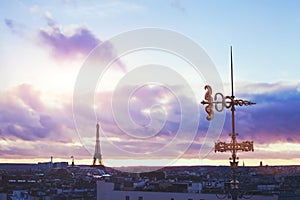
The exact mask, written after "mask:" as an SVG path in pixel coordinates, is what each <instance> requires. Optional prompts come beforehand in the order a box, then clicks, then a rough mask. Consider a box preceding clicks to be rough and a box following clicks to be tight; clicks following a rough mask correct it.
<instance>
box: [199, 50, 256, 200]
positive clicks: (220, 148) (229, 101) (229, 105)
mask: <svg viewBox="0 0 300 200" xmlns="http://www.w3.org/2000/svg"><path fill="white" fill-rule="evenodd" d="M230 56H231V96H224V95H223V94H222V93H219V92H218V93H216V94H215V95H214V97H213V92H212V88H211V86H209V85H206V86H205V87H204V89H205V90H207V92H206V94H205V97H204V98H205V100H203V101H202V102H201V104H203V105H205V106H206V107H205V111H206V112H207V114H208V115H207V117H206V119H207V120H209V121H210V120H212V119H213V118H214V110H216V111H217V112H222V111H223V110H224V108H226V109H231V127H232V132H231V134H230V136H231V142H230V143H226V142H216V143H215V152H226V151H230V152H231V157H230V158H229V159H230V167H231V170H232V181H231V182H230V185H231V189H230V190H229V192H227V194H225V193H224V194H223V195H221V196H222V197H224V198H225V197H226V196H227V195H228V197H231V198H232V200H237V198H238V197H239V198H247V197H249V195H244V193H245V192H242V191H239V189H238V183H239V182H238V180H237V175H236V170H237V168H238V162H239V161H238V160H239V158H238V157H237V151H244V152H248V151H254V145H253V141H243V142H240V143H239V142H237V139H236V137H237V135H238V134H237V133H236V132H235V106H250V105H253V104H256V103H254V102H251V101H247V100H242V99H236V98H235V96H234V91H233V60H232V47H231V48H230ZM219 196H220V195H219ZM219 196H218V195H217V197H218V198H219ZM221 196H220V197H221Z"/></svg>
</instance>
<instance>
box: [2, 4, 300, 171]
mask: <svg viewBox="0 0 300 200" xmlns="http://www.w3.org/2000/svg"><path fill="white" fill-rule="evenodd" d="M1 4H2V6H1V8H0V16H1V25H0V26H1V29H0V34H1V39H0V42H1V48H0V52H1V56H0V64H1V68H0V78H1V85H0V93H1V95H0V162H30V163H37V162H43V161H48V160H49V159H50V156H53V157H54V159H55V160H57V161H66V160H69V161H70V160H71V159H70V157H71V156H74V157H75V163H77V164H92V158H93V153H94V152H93V149H94V145H95V131H96V129H95V126H96V123H97V122H99V124H100V126H101V128H102V129H103V130H104V131H107V132H108V133H109V134H106V136H108V138H109V139H107V138H104V139H103V141H102V143H101V148H103V149H101V150H103V151H102V155H103V163H104V165H106V164H107V165H111V166H126V165H133V166H138V165H154V166H160V164H161V163H163V165H165V164H166V163H170V164H175V165H228V157H229V156H230V154H229V153H228V155H227V154H226V153H222V154H215V153H214V152H213V151H212V152H210V153H209V154H208V155H207V156H206V155H205V157H204V158H203V157H202V156H203V155H202V156H199V150H200V149H201V148H202V146H203V141H204V139H205V136H206V135H205V133H206V131H207V128H208V126H209V122H207V121H206V120H205V117H206V114H205V111H204V107H203V106H202V105H201V104H200V102H201V101H202V100H203V99H204V93H205V91H204V86H205V84H204V82H205V81H204V80H198V79H197V77H194V75H193V72H191V71H189V70H187V65H186V64H185V63H183V62H182V61H180V60H179V59H178V58H172V59H170V58H171V57H170V55H165V54H164V53H163V52H153V51H147V50H146V51H144V52H134V53H132V55H128V56H127V57H124V58H123V59H121V62H118V63H115V66H112V68H110V69H109V70H108V71H107V74H106V75H104V76H103V79H102V80H101V82H99V83H98V84H99V85H98V86H97V90H96V91H95V105H90V106H94V109H95V116H94V117H93V118H90V117H86V118H84V117H85V116H83V118H84V121H89V122H90V123H91V124H93V125H92V126H88V127H86V129H85V133H84V134H86V135H84V136H86V138H87V139H85V138H84V136H83V135H82V134H80V133H79V135H78V131H77V130H76V126H78V124H77V125H76V124H75V122H74V120H73V115H74V113H73V108H72V106H73V92H74V86H75V84H76V81H77V77H78V73H79V72H80V69H81V68H82V66H83V65H84V62H85V61H86V59H87V57H88V55H89V54H90V52H91V50H92V49H93V48H95V47H96V46H97V45H98V44H101V43H102V42H103V41H105V40H108V39H110V38H111V37H113V36H116V35H118V34H120V33H124V32H127V31H131V30H133V29H138V28H144V27H158V28H161V29H168V30H172V31H175V32H179V33H180V34H182V35H185V36H186V37H188V38H190V39H191V40H193V41H194V42H196V43H197V44H198V45H199V46H201V47H202V48H203V49H204V50H205V52H206V53H207V55H208V56H209V57H210V58H211V60H212V61H213V62H214V64H215V67H216V69H217V71H218V73H219V74H220V77H221V79H222V81H223V85H224V89H225V92H224V94H225V95H230V86H229V79H230V71H229V69H230V68H229V63H230V57H229V48H230V46H231V45H232V46H233V57H234V77H235V79H234V80H235V90H236V97H237V98H245V99H247V100H251V101H254V102H256V103H257V105H255V106H251V107H249V108H248V107H247V108H237V113H236V130H237V132H238V133H239V137H238V141H242V140H253V141H254V152H253V153H252V152H251V153H238V155H239V157H240V163H241V162H243V161H244V162H245V164H246V165H259V162H260V161H263V163H264V164H268V165H296V164H298V163H300V157H299V155H300V135H299V133H300V125H299V121H300V82H299V80H300V68H299V67H298V66H299V64H300V57H299V56H298V54H297V52H298V45H297V44H300V38H299V37H298V36H299V33H300V26H299V25H300V22H299V20H297V19H299V17H300V14H299V13H300V12H299V10H300V3H298V2H297V1H288V2H284V1H277V2H271V1H263V2H260V1H251V2H250V1H249V2H243V3H242V2H239V1H229V2H222V1H215V2H204V1H199V2H198V1H177V0H174V1H173V0H171V1H166V2H152V1H144V2H143V3H142V2H139V1H88V2H85V1H76V0H74V1H73V0H65V1H63V0H61V1H60V0H57V1H51V2H36V1H26V2H23V1H17V0H14V1H9V2H4V3H3V2H2V3H1ZM107 52H108V54H107V57H106V58H110V57H112V56H114V55H113V51H110V49H108V50H107ZM105 55H106V54H105ZM155 59H157V61H156V63H158V62H160V64H161V63H163V64H169V65H174V66H175V69H176V70H178V72H179V73H180V74H181V75H182V76H185V77H188V78H189V79H190V80H189V81H190V82H189V84H190V85H191V87H192V90H193V91H194V93H195V94H194V95H195V96H196V100H197V102H198V104H199V106H198V107H197V108H193V107H191V108H186V109H187V111H192V110H194V109H199V111H200V118H199V119H198V121H199V127H198V129H197V133H196V135H195V137H194V138H191V137H193V135H192V134H190V133H187V134H186V136H184V137H183V138H182V140H181V142H179V143H178V147H179V148H178V149H174V148H172V149H170V150H169V151H167V152H166V153H165V154H164V153H162V154H161V155H160V157H155V156H153V157H152V156H151V155H150V156H149V157H147V158H146V159H145V155H144V154H143V152H149V151H150V152H151V151H154V150H155V149H160V148H166V147H165V144H166V143H167V142H168V141H170V140H172V138H174V137H175V136H176V131H177V130H178V129H179V127H180V116H179V114H178V113H180V111H181V108H180V103H178V100H177V99H176V96H173V95H172V94H170V93H169V92H168V91H167V90H165V89H164V88H161V87H159V86H157V85H149V87H148V88H144V90H141V91H137V92H136V94H135V96H134V98H133V99H132V105H131V107H130V109H131V110H130V112H131V115H132V116H131V117H132V120H133V121H135V122H136V123H137V124H138V125H140V126H144V127H147V126H148V125H149V123H151V122H152V121H151V120H152V118H151V116H150V114H151V112H152V111H153V110H152V106H153V105H156V104H158V103H159V104H160V105H162V108H163V109H162V110H163V111H164V112H165V113H166V114H165V115H164V116H165V117H166V118H165V119H166V123H165V126H164V127H161V128H162V129H161V130H160V131H159V133H160V134H161V135H160V136H161V137H159V138H157V139H155V140H153V141H148V143H147V141H145V143H143V144H141V143H139V145H137V144H136V142H141V141H142V140H136V141H131V140H130V136H132V135H126V134H122V130H121V129H120V128H119V127H118V125H117V124H116V123H115V121H114V113H113V111H112V110H111V109H110V108H108V107H107V105H110V101H111V98H112V95H113V91H114V89H115V87H116V84H117V82H118V81H119V80H121V79H122V77H124V76H125V75H126V74H128V73H129V72H131V71H133V70H134V69H135V68H136V67H135V66H138V65H139V64H141V63H149V62H150V61H151V60H155ZM198 78H199V77H198ZM208 84H209V83H208ZM127 87H129V86H127ZM125 89H126V88H125ZM182 90H184V88H182V86H181V85H178V87H177V90H176V92H178V94H179V96H180V95H181V96H184V93H182ZM214 92H218V91H214ZM184 98H186V99H187V100H186V101H187V102H189V101H191V100H190V97H188V96H184ZM162 110H160V109H158V110H157V111H156V112H157V113H159V114H161V113H162V112H161V111H162ZM149 116H150V118H149ZM158 116H159V117H161V116H162V115H158ZM186 117H190V116H189V115H187V116H186ZM159 119H160V118H159ZM157 127H158V128H159V126H157ZM155 128H156V127H155ZM230 130H231V129H230V117H229V115H227V117H226V120H225V124H224V128H223V131H222V133H221V135H220V137H217V138H216V141H217V140H222V141H223V140H225V141H229V140H230V137H229V136H228V134H229V133H230ZM147 133H148V132H147V130H146V129H145V132H143V133H140V134H142V135H141V137H144V135H143V134H147ZM134 134H135V133H133V135H134ZM134 136H136V135H134ZM106 139H107V140H110V141H107V140H106ZM190 140H193V141H192V142H191V143H190V144H189V142H190ZM111 141H113V144H112V143H111ZM187 144H188V145H187ZM113 145H117V146H118V147H120V148H124V149H125V150H126V151H128V152H131V153H132V152H136V153H140V155H138V156H137V157H135V158H134V159H132V158H131V157H130V156H128V155H127V154H124V155H122V154H119V155H118V153H116V152H115V151H114V150H113V148H112V146H113ZM184 145H187V146H188V150H187V151H186V152H184V153H182V152H180V151H181V150H182V149H181V148H180V147H181V146H184ZM211 148H213V147H211ZM91 149H92V150H91ZM170 151H173V152H170ZM173 153H174V156H175V157H176V158H177V156H178V155H180V157H178V160H177V161H176V163H173V160H174V157H172V155H173Z"/></svg>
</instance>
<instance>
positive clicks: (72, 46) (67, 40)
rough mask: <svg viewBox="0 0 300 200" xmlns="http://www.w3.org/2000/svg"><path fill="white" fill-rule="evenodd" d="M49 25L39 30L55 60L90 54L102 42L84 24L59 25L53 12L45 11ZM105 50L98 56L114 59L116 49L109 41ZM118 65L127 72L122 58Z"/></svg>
mask: <svg viewBox="0 0 300 200" xmlns="http://www.w3.org/2000/svg"><path fill="white" fill-rule="evenodd" d="M45 19H46V21H47V27H46V28H41V29H40V30H39V31H38V37H39V39H40V44H42V45H43V46H46V47H48V48H50V51H51V55H52V57H53V58H54V59H55V60H59V61H64V60H74V59H76V58H82V57H86V56H88V54H89V53H90V52H91V51H92V50H93V49H94V48H95V47H96V46H97V45H99V44H101V43H102V41H101V40H100V39H98V38H97V37H96V35H95V34H94V33H93V32H92V31H91V30H90V29H89V28H88V27H87V26H84V25H68V26H62V25H59V24H58V23H57V22H56V21H55V20H54V19H53V17H52V14H51V13H50V12H49V11H47V12H45ZM102 45H103V46H104V51H102V52H99V53H100V55H99V56H98V57H97V58H101V59H104V60H108V61H111V60H114V59H115V58H116V53H115V52H116V50H115V49H114V47H113V45H112V44H111V43H109V42H106V43H102ZM115 63H116V66H117V67H119V68H120V69H121V70H122V71H123V72H126V66H125V65H124V64H123V63H122V62H121V60H120V59H117V60H116V61H115Z"/></svg>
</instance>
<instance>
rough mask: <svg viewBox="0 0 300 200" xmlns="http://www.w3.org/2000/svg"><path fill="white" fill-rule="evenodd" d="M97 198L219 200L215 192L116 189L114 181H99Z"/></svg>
mask: <svg viewBox="0 0 300 200" xmlns="http://www.w3.org/2000/svg"><path fill="white" fill-rule="evenodd" d="M277 199H278V197H277V196H253V197H252V198H251V200H277ZM97 200H219V199H218V198H217V197H216V195H214V194H201V193H200V194H199V193H198V194H197V193H169V192H144V191H119V190H114V183H109V182H104V181H98V182H97Z"/></svg>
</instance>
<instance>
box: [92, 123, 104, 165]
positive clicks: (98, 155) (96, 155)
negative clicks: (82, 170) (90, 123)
mask: <svg viewBox="0 0 300 200" xmlns="http://www.w3.org/2000/svg"><path fill="white" fill-rule="evenodd" d="M97 160H98V162H99V165H98V166H102V167H104V165H103V163H102V154H101V149H100V134H99V123H97V125H96V144H95V153H94V158H93V165H92V166H97V164H96V162H97Z"/></svg>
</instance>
